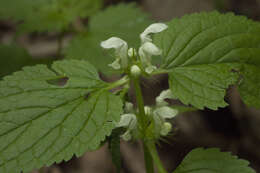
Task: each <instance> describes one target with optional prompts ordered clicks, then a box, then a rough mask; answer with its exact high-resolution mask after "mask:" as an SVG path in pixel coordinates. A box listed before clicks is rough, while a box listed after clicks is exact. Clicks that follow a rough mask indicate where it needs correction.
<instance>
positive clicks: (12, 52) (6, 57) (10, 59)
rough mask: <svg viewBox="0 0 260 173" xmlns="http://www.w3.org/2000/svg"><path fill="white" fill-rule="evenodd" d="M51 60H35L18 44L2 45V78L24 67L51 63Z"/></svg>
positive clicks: (0, 68) (0, 60)
mask: <svg viewBox="0 0 260 173" xmlns="http://www.w3.org/2000/svg"><path fill="white" fill-rule="evenodd" d="M50 62H51V59H50V58H49V59H46V58H45V59H33V58H32V57H31V55H29V53H28V52H27V51H26V50H25V49H23V48H21V47H19V46H18V45H16V44H10V45H3V44H0V78H2V77H3V76H6V75H9V74H11V73H12V72H15V71H18V70H21V69H22V67H24V66H28V65H35V64H39V63H50Z"/></svg>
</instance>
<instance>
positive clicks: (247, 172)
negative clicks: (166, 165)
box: [173, 148, 255, 173]
mask: <svg viewBox="0 0 260 173" xmlns="http://www.w3.org/2000/svg"><path fill="white" fill-rule="evenodd" d="M248 165H249V162H248V161H246V160H242V159H238V158H237V156H232V155H231V154H230V153H224V152H220V151H219V149H216V148H211V149H202V148H198V149H195V150H193V151H191V152H190V153H189V154H188V155H187V156H186V157H185V158H184V160H183V161H182V163H181V164H180V165H179V166H178V168H177V169H176V170H175V171H174V172H173V173H231V172H235V173H255V171H254V170H253V169H252V168H250V167H248Z"/></svg>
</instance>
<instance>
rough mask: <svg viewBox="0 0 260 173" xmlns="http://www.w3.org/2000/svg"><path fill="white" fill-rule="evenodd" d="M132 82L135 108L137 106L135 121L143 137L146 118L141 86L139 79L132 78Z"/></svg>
mask: <svg viewBox="0 0 260 173" xmlns="http://www.w3.org/2000/svg"><path fill="white" fill-rule="evenodd" d="M132 80H133V82H134V87H135V95H136V101H137V106H138V111H139V116H137V119H138V120H139V122H140V127H141V131H142V135H143V136H145V129H146V124H147V118H146V115H145V111H144V100H143V94H142V90H141V86H140V83H139V78H138V77H132Z"/></svg>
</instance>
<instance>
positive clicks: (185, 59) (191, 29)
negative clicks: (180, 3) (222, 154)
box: [154, 12, 260, 109]
mask: <svg viewBox="0 0 260 173" xmlns="http://www.w3.org/2000/svg"><path fill="white" fill-rule="evenodd" d="M168 25H169V28H168V30H166V31H165V32H162V33H160V34H158V35H156V36H155V39H154V40H155V43H156V44H157V45H158V46H159V47H160V48H161V49H162V50H163V55H162V57H163V61H164V63H163V64H162V66H161V68H164V69H167V70H170V71H171V72H170V83H171V89H172V92H173V93H174V95H175V97H176V98H178V99H180V100H181V101H182V102H183V103H185V104H191V105H193V106H195V107H197V108H199V109H203V108H204V107H208V108H210V109H217V108H218V107H224V106H226V105H227V104H226V103H225V102H224V100H223V99H224V96H225V90H226V89H227V88H228V87H229V86H230V85H233V84H236V83H238V84H242V85H243V81H240V82H238V75H237V74H240V75H243V73H242V67H243V66H242V64H251V65H253V66H255V68H259V67H260V58H259V55H260V23H257V22H254V21H251V20H249V19H247V18H246V17H242V16H235V15H233V14H231V13H229V14H220V13H218V12H211V13H199V14H192V15H187V16H185V17H183V18H181V19H174V20H172V21H171V22H169V23H168ZM237 64H241V66H240V67H239V66H237ZM233 65H234V66H236V67H235V68H233V67H232V66H233ZM247 67H248V66H247ZM245 70H246V69H243V71H245ZM256 75H257V74H256ZM244 77H246V76H244ZM226 79H228V80H226ZM256 82H257V83H255V84H253V83H252V84H253V85H254V87H256V86H259V84H260V82H259V80H258V81H256ZM248 84H249V85H250V83H246V84H244V85H248ZM252 87H253V86H252ZM243 88H244V87H243ZM246 92H247V91H245V93H244V95H246V94H247V93H246ZM258 95H259V94H258ZM258 99H260V97H259V98H258Z"/></svg>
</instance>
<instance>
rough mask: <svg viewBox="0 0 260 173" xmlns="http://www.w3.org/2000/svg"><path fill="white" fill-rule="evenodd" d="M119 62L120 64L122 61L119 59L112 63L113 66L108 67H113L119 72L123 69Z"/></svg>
mask: <svg viewBox="0 0 260 173" xmlns="http://www.w3.org/2000/svg"><path fill="white" fill-rule="evenodd" d="M119 62H120V59H118V58H117V59H116V60H115V61H114V62H112V63H111V64H108V66H109V67H112V68H113V69H115V70H119V69H120V68H121V65H120V63H119Z"/></svg>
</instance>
